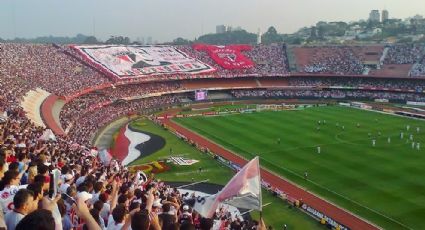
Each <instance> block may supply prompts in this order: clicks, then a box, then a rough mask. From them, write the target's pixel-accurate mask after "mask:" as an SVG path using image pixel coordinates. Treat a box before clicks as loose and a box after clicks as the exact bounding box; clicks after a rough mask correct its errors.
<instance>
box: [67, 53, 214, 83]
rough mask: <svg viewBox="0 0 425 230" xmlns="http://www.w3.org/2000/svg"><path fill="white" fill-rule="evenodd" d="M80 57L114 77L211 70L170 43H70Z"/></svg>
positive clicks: (197, 72)
mask: <svg viewBox="0 0 425 230" xmlns="http://www.w3.org/2000/svg"><path fill="white" fill-rule="evenodd" d="M73 48H74V49H76V50H77V51H79V52H80V53H81V54H82V55H83V57H84V59H85V60H86V61H88V62H90V63H91V64H93V65H95V66H97V67H99V68H102V70H104V71H107V72H109V73H112V74H114V75H115V76H116V77H118V78H137V77H143V76H154V75H164V74H199V73H209V72H214V71H215V69H214V68H213V67H211V66H209V65H207V64H205V63H203V62H201V61H199V60H198V59H195V58H192V57H190V56H188V55H187V54H186V53H184V52H183V51H181V50H179V49H177V48H176V47H173V46H162V45H161V46H160V45H155V46H142V45H134V46H127V45H94V46H73Z"/></svg>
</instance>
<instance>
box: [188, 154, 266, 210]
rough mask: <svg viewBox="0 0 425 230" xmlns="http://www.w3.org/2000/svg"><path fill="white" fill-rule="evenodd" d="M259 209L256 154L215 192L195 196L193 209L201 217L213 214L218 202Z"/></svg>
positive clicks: (259, 187) (258, 167) (259, 191)
mask: <svg viewBox="0 0 425 230" xmlns="http://www.w3.org/2000/svg"><path fill="white" fill-rule="evenodd" d="M222 203H224V204H228V205H232V206H234V207H237V208H243V209H253V210H260V211H261V207H262V201H261V177H260V164H259V158H258V156H257V157H255V158H254V159H252V160H251V161H250V162H248V163H247V164H246V165H245V166H244V167H243V168H242V169H241V170H240V171H239V172H238V173H236V175H235V176H234V177H233V178H232V179H231V180H230V181H229V182H228V183H227V185H226V186H224V188H223V189H222V190H221V191H220V192H218V193H217V194H214V195H211V196H206V197H199V198H197V200H196V202H195V205H194V209H195V210H196V211H197V212H198V213H199V214H201V215H202V216H203V217H207V218H210V217H212V216H213V215H214V213H215V211H216V209H217V208H218V207H219V205H220V204H222Z"/></svg>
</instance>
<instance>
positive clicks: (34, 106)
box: [21, 88, 50, 128]
mask: <svg viewBox="0 0 425 230" xmlns="http://www.w3.org/2000/svg"><path fill="white" fill-rule="evenodd" d="M49 96H50V93H49V92H47V91H45V90H43V89H40V88H36V89H35V90H30V91H29V92H27V93H26V94H25V96H24V99H23V100H22V101H21V107H22V108H23V109H24V111H25V113H26V114H27V117H28V118H29V119H30V120H31V121H32V122H34V124H36V125H38V126H42V127H43V128H45V127H46V124H45V123H44V122H43V119H42V118H41V114H40V108H41V105H42V103H43V101H44V100H45V99H46V98H47V97H49Z"/></svg>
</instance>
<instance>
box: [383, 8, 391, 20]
mask: <svg viewBox="0 0 425 230" xmlns="http://www.w3.org/2000/svg"><path fill="white" fill-rule="evenodd" d="M389 17H390V13H388V10H383V11H382V22H385V21H387V20H388V19H389Z"/></svg>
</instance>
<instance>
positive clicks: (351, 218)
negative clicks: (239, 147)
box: [163, 114, 379, 230]
mask: <svg viewBox="0 0 425 230" xmlns="http://www.w3.org/2000/svg"><path fill="white" fill-rule="evenodd" d="M168 115H170V114H168ZM163 123H164V124H165V125H166V126H168V127H170V128H172V129H174V130H176V131H177V132H179V133H180V134H182V135H184V136H186V137H187V138H188V139H190V140H192V141H194V142H195V143H197V144H198V145H200V146H202V147H205V148H208V149H209V150H211V151H212V152H214V153H215V154H217V155H220V156H222V157H224V158H225V159H227V160H229V161H231V162H234V163H236V164H238V165H241V166H242V165H245V164H246V163H247V162H248V161H247V160H245V159H243V158H242V157H240V156H238V155H236V154H234V153H232V152H230V151H228V150H226V149H224V148H223V147H221V146H219V145H217V144H215V143H213V142H211V141H209V140H207V139H206V138H204V137H202V136H201V135H199V134H197V133H195V132H192V131H190V130H188V129H186V128H185V127H182V126H180V125H178V124H177V123H174V122H172V121H171V120H169V119H164V120H163ZM261 177H262V179H264V180H265V181H267V183H270V184H271V185H272V186H273V187H275V188H278V189H280V190H281V191H285V193H288V194H291V196H292V197H294V198H295V199H302V201H303V202H304V203H306V204H308V205H309V206H311V207H312V208H314V209H316V210H318V211H320V212H322V213H324V214H326V215H327V216H329V217H331V218H332V219H334V220H335V221H337V222H339V223H341V224H343V225H345V226H347V227H349V228H350V229H361V230H372V229H374V230H376V229H379V228H378V227H376V226H374V225H372V224H371V223H368V222H366V221H365V220H363V219H360V218H359V217H357V216H355V215H353V214H352V213H349V212H347V211H346V210H343V209H341V208H338V207H337V206H335V205H333V204H331V203H329V202H328V201H326V200H323V199H321V198H320V197H317V196H315V195H314V194H312V193H309V192H307V191H305V190H303V189H302V188H300V187H298V186H296V185H294V184H292V183H290V182H288V181H286V180H284V179H283V178H282V177H279V176H277V175H275V174H273V173H271V172H269V171H268V170H266V169H263V168H261Z"/></svg>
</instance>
